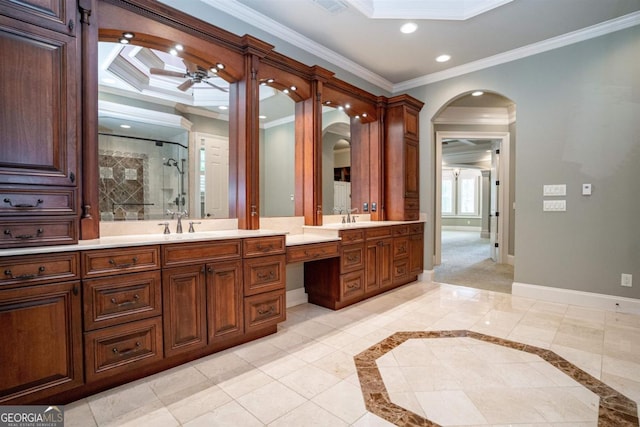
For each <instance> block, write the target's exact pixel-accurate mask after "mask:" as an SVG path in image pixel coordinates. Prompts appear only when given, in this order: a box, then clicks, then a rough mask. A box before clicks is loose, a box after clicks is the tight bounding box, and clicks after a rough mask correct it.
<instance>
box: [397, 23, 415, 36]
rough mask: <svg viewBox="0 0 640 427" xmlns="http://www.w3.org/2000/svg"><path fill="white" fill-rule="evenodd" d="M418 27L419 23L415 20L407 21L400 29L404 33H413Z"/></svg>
mask: <svg viewBox="0 0 640 427" xmlns="http://www.w3.org/2000/svg"><path fill="white" fill-rule="evenodd" d="M417 29H418V25H417V24H415V23H413V22H407V23H406V24H403V25H402V27H400V31H401V32H402V33H404V34H411V33H413V32H414V31H415V30H417Z"/></svg>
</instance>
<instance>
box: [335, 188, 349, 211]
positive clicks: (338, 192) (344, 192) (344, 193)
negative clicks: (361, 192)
mask: <svg viewBox="0 0 640 427" xmlns="http://www.w3.org/2000/svg"><path fill="white" fill-rule="evenodd" d="M350 198H351V183H350V182H344V181H333V207H334V209H336V210H337V209H340V212H341V213H346V212H347V209H349V208H350V207H351V201H350Z"/></svg>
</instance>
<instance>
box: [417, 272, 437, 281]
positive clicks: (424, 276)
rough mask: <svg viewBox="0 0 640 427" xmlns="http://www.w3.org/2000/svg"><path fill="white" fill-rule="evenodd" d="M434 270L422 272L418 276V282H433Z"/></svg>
mask: <svg viewBox="0 0 640 427" xmlns="http://www.w3.org/2000/svg"><path fill="white" fill-rule="evenodd" d="M435 274H436V273H435V271H434V270H422V273H420V274H418V281H419V282H433V278H434V277H435Z"/></svg>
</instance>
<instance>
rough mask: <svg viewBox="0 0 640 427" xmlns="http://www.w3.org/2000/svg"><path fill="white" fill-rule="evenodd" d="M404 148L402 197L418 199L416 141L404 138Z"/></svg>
mask: <svg viewBox="0 0 640 427" xmlns="http://www.w3.org/2000/svg"><path fill="white" fill-rule="evenodd" d="M404 149H405V152H404V197H405V198H410V199H418V198H419V197H420V194H419V176H418V174H419V172H418V170H419V166H418V162H419V159H418V141H414V140H412V139H410V138H406V139H405V143H404Z"/></svg>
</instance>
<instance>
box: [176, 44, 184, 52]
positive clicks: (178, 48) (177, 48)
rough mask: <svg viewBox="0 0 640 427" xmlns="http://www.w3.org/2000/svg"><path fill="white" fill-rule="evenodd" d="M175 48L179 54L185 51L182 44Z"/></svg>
mask: <svg viewBox="0 0 640 427" xmlns="http://www.w3.org/2000/svg"><path fill="white" fill-rule="evenodd" d="M175 48H176V50H177V51H178V52H182V51H183V50H184V46H182V45H181V44H177V45H176V46H175Z"/></svg>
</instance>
